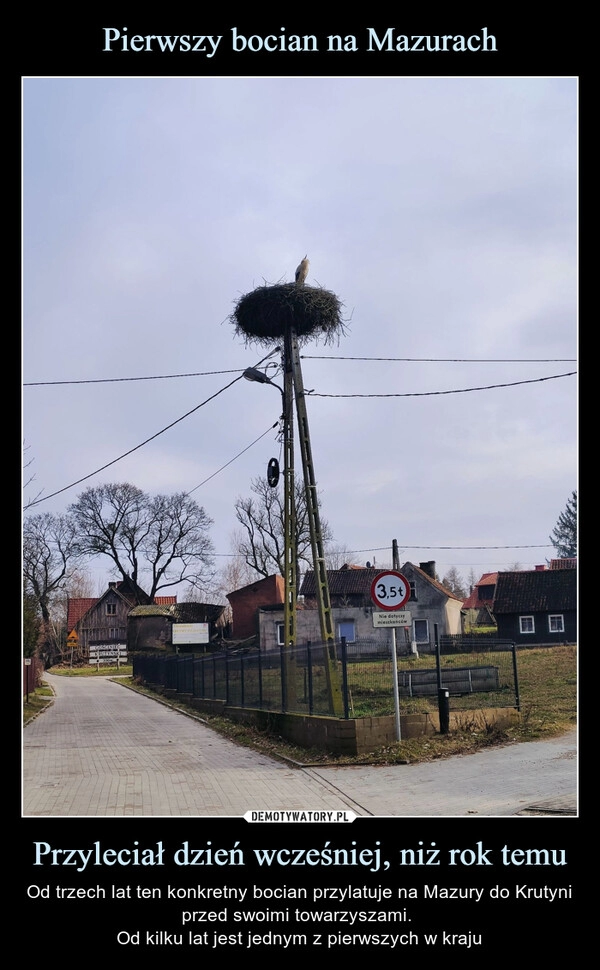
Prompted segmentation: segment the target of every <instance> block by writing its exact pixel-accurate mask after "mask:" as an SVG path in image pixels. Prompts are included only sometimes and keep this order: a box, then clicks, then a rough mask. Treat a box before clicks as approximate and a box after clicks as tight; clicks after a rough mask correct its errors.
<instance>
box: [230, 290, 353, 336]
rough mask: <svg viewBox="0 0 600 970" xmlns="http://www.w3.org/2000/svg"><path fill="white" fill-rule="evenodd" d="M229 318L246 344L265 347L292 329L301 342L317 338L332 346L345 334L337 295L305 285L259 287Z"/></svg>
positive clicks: (241, 298) (242, 298)
mask: <svg viewBox="0 0 600 970" xmlns="http://www.w3.org/2000/svg"><path fill="white" fill-rule="evenodd" d="M229 319H230V321H231V323H232V324H233V325H234V327H235V332H236V333H237V334H239V335H240V336H243V337H244V339H245V340H246V342H247V343H256V344H263V345H270V344H272V343H273V342H276V341H279V340H281V338H282V337H284V336H285V334H286V333H287V332H288V331H289V330H290V329H291V328H292V327H293V328H294V329H295V331H296V333H297V335H298V338H299V339H300V341H301V342H305V341H307V340H308V339H309V338H310V337H316V338H317V339H318V338H322V339H323V340H324V342H325V343H326V344H327V343H333V341H334V340H336V339H339V337H340V336H341V335H342V334H344V333H345V326H344V321H343V319H342V304H341V303H340V301H339V300H338V298H337V296H336V295H335V293H331V292H330V291H329V290H324V289H323V288H322V287H316V286H306V285H305V284H303V285H302V286H297V285H296V284H295V283H282V284H279V285H277V286H259V287H258V289H256V290H252V292H251V293H246V295H245V296H242V297H240V299H239V300H238V301H237V303H236V304H235V308H234V311H233V313H232V314H231V316H230V318H229Z"/></svg>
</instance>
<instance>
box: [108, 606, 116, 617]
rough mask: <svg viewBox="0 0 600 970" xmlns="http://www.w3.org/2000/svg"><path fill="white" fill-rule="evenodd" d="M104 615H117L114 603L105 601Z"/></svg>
mask: <svg viewBox="0 0 600 970" xmlns="http://www.w3.org/2000/svg"><path fill="white" fill-rule="evenodd" d="M106 615H107V616H116V615H117V604H116V603H107V604H106Z"/></svg>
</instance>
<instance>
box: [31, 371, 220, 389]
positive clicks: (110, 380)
mask: <svg viewBox="0 0 600 970" xmlns="http://www.w3.org/2000/svg"><path fill="white" fill-rule="evenodd" d="M215 374H239V367H237V368H235V369H234V370H205V371H198V372H197V373H195V374H154V375H153V376H149V377H99V378H95V379H93V380H88V381H27V382H25V383H24V384H23V387H56V386H58V385H64V384H117V383H119V382H121V383H122V382H125V381H167V380H172V379H173V378H175V377H212V376H213V375H215Z"/></svg>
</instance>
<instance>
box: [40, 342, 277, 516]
mask: <svg viewBox="0 0 600 970" xmlns="http://www.w3.org/2000/svg"><path fill="white" fill-rule="evenodd" d="M273 353H275V351H272V352H271V353H270V354H267V356H266V357H263V358H262V360H260V361H259V362H258V364H259V365H260V364H262V363H264V361H265V360H268V359H269V357H272V356H273ZM243 376H244V372H243V371H242V373H241V374H240V373H238V376H237V377H235V378H234V379H233V380H232V381H230V382H229V384H225V386H224V387H222V388H221V389H220V390H219V391H215V393H214V394H211V395H210V397H207V398H206V399H205V400H204V401H202V402H201V403H200V404H197V405H196V407H195V408H192V409H191V410H190V411H187V412H186V413H185V414H182V415H181V417H180V418H176V420H175V421H171V423H170V424H168V425H167V426H166V427H165V428H162V429H161V430H160V431H157V432H156V434H153V435H151V436H150V437H149V438H146V440H145V441H141V442H140V443H139V445H135V447H134V448H130V449H129V451H126V452H124V453H123V454H122V455H119V457H118V458H113V460H112V461H109V462H107V463H106V464H105V465H102V466H101V467H100V468H96V470H95V471H93V472H90V473H89V474H88V475H84V476H83V478H78V479H77V481H75V482H71V483H70V485H65V486H64V487H63V488H59V489H57V490H56V491H55V492H51V493H50V495H45V496H44V497H43V498H39V499H36V501H35V502H31V503H30V504H29V506H28V508H32V507H33V506H35V505H40V504H41V503H42V502H47V501H48V499H50V498H54V496H55V495H60V494H61V493H62V492H66V491H68V490H69V489H70V488H74V487H75V485H81V483H82V482H85V481H87V480H88V478H93V477H94V475H98V474H100V472H103V471H104V470H105V469H106V468H110V467H111V465H116V463H117V462H119V461H121V460H122V459H123V458H127V456H128V455H132V454H133V452H134V451H138V450H139V449H140V448H143V447H144V445H147V444H148V443H149V442H150V441H154V440H155V439H156V438H158V437H159V436H160V435H161V434H164V433H165V431H169V429H170V428H174V427H175V425H176V424H179V423H180V422H181V421H184V420H185V418H189V416H190V415H191V414H194V412H196V411H198V410H199V408H201V407H204V405H205V404H208V403H209V402H210V401H214V399H215V398H216V397H218V396H219V395H220V394H222V393H223V392H224V391H226V390H228V389H229V388H230V387H232V386H233V385H234V384H236V383H237V381H240V380H241V379H242V377H243ZM268 430H269V431H270V430H271V429H270V428H269V429H268ZM266 433H267V432H265V434H266ZM261 437H262V435H261ZM257 440H258V439H257ZM249 447H250V446H249ZM232 460H233V459H232ZM201 484H203V483H201ZM198 487H199V486H196V488H198Z"/></svg>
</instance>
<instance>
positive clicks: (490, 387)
mask: <svg viewBox="0 0 600 970" xmlns="http://www.w3.org/2000/svg"><path fill="white" fill-rule="evenodd" d="M576 373H577V371H569V372H568V373H566V374H551V375H550V376H549V377H536V378H532V379H530V380H527V381H512V382H511V383H508V384H485V385H483V386H482V387H460V388H456V389H454V390H451V391H412V392H410V393H406V394H321V393H319V392H318V391H307V392H306V393H307V394H309V395H310V396H311V397H435V396H436V395H442V394H467V393H468V392H469V391H491V390H493V389H494V388H496V387H517V385H519V384H538V383H540V382H541V381H555V380H557V379H558V378H559V377H572V376H573V374H576Z"/></svg>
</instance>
